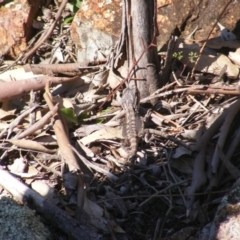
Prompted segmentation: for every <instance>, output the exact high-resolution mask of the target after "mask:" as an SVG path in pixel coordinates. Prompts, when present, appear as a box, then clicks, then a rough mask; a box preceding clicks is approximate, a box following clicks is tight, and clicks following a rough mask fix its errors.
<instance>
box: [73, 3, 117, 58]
mask: <svg viewBox="0 0 240 240" xmlns="http://www.w3.org/2000/svg"><path fill="white" fill-rule="evenodd" d="M121 2H122V1H121V0H112V1H105V0H100V1H97V2H96V1H94V0H84V1H83V2H82V5H81V9H80V10H79V11H78V12H77V13H76V15H75V17H74V20H73V22H72V25H71V29H70V30H71V37H72V39H73V41H74V43H75V44H76V46H77V48H78V55H77V58H78V61H79V62H86V61H94V60H97V59H103V58H106V57H107V56H108V55H109V53H110V52H111V50H112V48H113V47H114V45H115V43H116V41H117V40H118V37H119V36H120V33H121V22H122V8H121Z"/></svg>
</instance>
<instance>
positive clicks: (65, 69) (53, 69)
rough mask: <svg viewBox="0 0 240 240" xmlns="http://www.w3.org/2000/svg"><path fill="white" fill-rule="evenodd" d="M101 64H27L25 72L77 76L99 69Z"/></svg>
mask: <svg viewBox="0 0 240 240" xmlns="http://www.w3.org/2000/svg"><path fill="white" fill-rule="evenodd" d="M99 69H100V66H88V63H66V64H27V65H25V66H24V70H25V72H33V73H34V74H44V75H47V74H48V75H56V74H64V75H69V74H71V76H75V75H76V74H82V73H84V72H89V71H98V70H99Z"/></svg>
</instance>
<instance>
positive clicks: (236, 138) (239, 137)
mask: <svg viewBox="0 0 240 240" xmlns="http://www.w3.org/2000/svg"><path fill="white" fill-rule="evenodd" d="M239 142H240V128H238V130H237V132H236V133H235V134H234V138H233V140H232V142H231V145H230V146H229V149H228V151H227V154H226V157H227V158H228V159H231V157H232V156H233V154H234V152H235V150H236V148H237V146H238V145H239Z"/></svg>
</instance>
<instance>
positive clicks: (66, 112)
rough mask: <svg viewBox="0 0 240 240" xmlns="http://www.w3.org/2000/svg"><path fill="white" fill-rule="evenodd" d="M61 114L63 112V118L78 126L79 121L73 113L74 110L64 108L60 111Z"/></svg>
mask: <svg viewBox="0 0 240 240" xmlns="http://www.w3.org/2000/svg"><path fill="white" fill-rule="evenodd" d="M60 112H61V114H62V116H63V117H64V118H65V119H66V120H67V121H69V122H71V123H75V124H78V119H77V116H76V114H75V112H74V111H73V109H71V108H62V109H60Z"/></svg>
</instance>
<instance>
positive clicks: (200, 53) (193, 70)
mask: <svg viewBox="0 0 240 240" xmlns="http://www.w3.org/2000/svg"><path fill="white" fill-rule="evenodd" d="M231 2H232V0H229V1H228V3H227V4H226V5H225V7H224V8H223V10H222V12H221V13H220V15H219V16H218V18H217V19H216V22H215V23H214V25H213V27H212V29H211V31H210V32H209V34H208V37H207V39H206V40H205V42H204V44H203V45H202V47H201V49H200V52H199V55H198V58H197V60H196V62H195V65H194V67H193V69H192V72H191V78H193V75H194V72H195V70H196V67H197V65H198V62H199V60H200V57H201V56H202V53H203V50H204V48H205V46H206V44H207V41H208V39H209V38H210V36H211V34H212V32H213V29H214V28H215V27H216V25H217V23H218V21H219V20H220V18H221V17H222V15H223V13H224V12H225V11H226V9H227V7H228V6H229V5H230V3H231Z"/></svg>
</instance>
